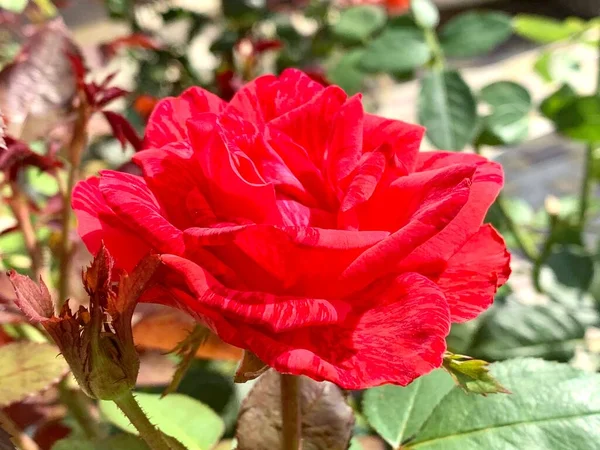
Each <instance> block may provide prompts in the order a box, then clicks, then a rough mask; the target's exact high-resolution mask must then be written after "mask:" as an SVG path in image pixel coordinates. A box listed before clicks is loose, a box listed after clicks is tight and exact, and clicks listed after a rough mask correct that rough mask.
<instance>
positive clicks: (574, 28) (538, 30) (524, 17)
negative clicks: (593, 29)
mask: <svg viewBox="0 0 600 450" xmlns="http://www.w3.org/2000/svg"><path fill="white" fill-rule="evenodd" d="M585 27H586V25H585V23H584V22H582V21H580V20H573V19H567V20H565V21H564V22H560V21H558V20H556V19H552V18H550V17H545V16H536V15H530V14H520V15H518V16H517V17H515V18H514V19H513V28H514V30H515V33H517V34H518V35H520V36H522V37H524V38H527V39H529V40H531V41H535V42H539V43H541V44H549V43H551V42H556V41H562V40H563V39H567V38H569V37H571V36H572V35H573V34H575V33H579V32H581V31H583V30H584V29H585Z"/></svg>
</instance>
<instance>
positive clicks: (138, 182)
mask: <svg viewBox="0 0 600 450" xmlns="http://www.w3.org/2000/svg"><path fill="white" fill-rule="evenodd" d="M100 175H101V177H100V184H99V187H100V192H101V193H102V196H103V197H104V199H105V201H106V203H107V205H108V206H109V207H110V208H111V209H112V210H113V211H114V213H115V214H116V215H117V216H118V217H119V219H120V220H121V222H122V224H123V227H124V228H126V229H129V230H130V231H131V232H132V233H134V234H136V235H138V236H140V237H141V239H142V240H143V241H144V242H147V243H148V244H150V245H151V246H152V247H153V248H154V249H156V250H157V251H158V252H160V253H167V252H168V253H177V254H182V253H183V252H184V249H185V247H184V244H183V234H182V232H181V230H179V229H178V228H176V227H175V226H173V224H171V223H170V222H169V221H168V220H167V219H166V218H165V216H164V212H163V211H162V210H161V208H160V205H159V204H158V201H157V200H156V198H155V197H154V194H152V192H151V191H150V189H148V186H147V185H146V183H145V182H144V180H143V178H141V177H138V176H135V175H130V174H127V173H123V172H114V171H111V170H105V171H102V172H101V173H100Z"/></svg>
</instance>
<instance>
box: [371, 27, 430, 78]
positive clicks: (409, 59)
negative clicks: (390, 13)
mask: <svg viewBox="0 0 600 450" xmlns="http://www.w3.org/2000/svg"><path fill="white" fill-rule="evenodd" d="M430 58H431V51H430V49H429V46H428V45H427V43H426V42H425V37H424V35H423V32H422V31H420V30H416V29H414V28H411V27H394V28H392V27H390V28H386V29H385V30H384V31H383V33H381V34H380V35H379V36H378V37H377V38H375V39H373V40H372V41H371V42H370V43H369V45H368V46H367V47H366V49H365V52H364V54H363V57H362V58H361V61H360V66H361V68H362V69H363V70H365V71H367V72H405V71H408V70H412V69H416V68H417V67H421V66H423V65H424V64H425V63H427V62H428V61H429V59H430Z"/></svg>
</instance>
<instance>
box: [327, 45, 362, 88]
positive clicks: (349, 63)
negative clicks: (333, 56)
mask: <svg viewBox="0 0 600 450" xmlns="http://www.w3.org/2000/svg"><path fill="white" fill-rule="evenodd" d="M364 54H365V51H364V50H363V49H354V50H349V51H347V52H345V53H344V54H343V55H342V56H341V57H340V58H339V59H338V60H337V61H336V62H335V63H334V64H333V65H332V66H331V67H330V68H329V70H328V71H327V78H328V79H329V80H331V82H332V83H335V84H337V85H338V86H340V87H341V88H342V89H344V90H345V91H346V92H347V93H348V94H349V95H352V94H356V93H357V92H359V91H360V89H361V87H362V85H363V80H364V79H365V76H366V74H365V72H364V71H363V70H361V68H360V61H361V60H362V58H363V56H364Z"/></svg>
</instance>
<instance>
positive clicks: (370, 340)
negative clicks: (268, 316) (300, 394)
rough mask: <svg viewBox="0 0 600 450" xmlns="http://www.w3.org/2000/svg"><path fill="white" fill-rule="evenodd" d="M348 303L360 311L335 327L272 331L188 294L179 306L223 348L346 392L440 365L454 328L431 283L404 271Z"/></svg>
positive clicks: (398, 381) (407, 378) (411, 377)
mask: <svg viewBox="0 0 600 450" xmlns="http://www.w3.org/2000/svg"><path fill="white" fill-rule="evenodd" d="M381 284H382V283H378V285H376V286H374V287H373V288H372V289H370V290H369V291H365V292H363V293H361V294H359V295H360V298H354V299H350V300H348V302H349V303H355V304H357V305H360V306H361V307H362V308H364V309H360V310H355V311H352V312H350V313H349V314H348V316H347V317H346V319H345V320H344V321H343V322H341V323H339V324H337V325H331V324H330V325H322V326H310V327H307V328H302V329H298V330H295V331H287V332H281V333H273V332H271V331H269V330H267V329H265V328H260V327H257V326H252V325H249V324H247V323H245V322H238V321H236V320H229V319H227V318H225V317H223V315H222V314H221V313H220V312H219V311H216V310H214V309H212V308H208V307H205V306H203V305H202V304H201V303H200V302H196V301H195V299H194V298H193V297H191V296H189V295H186V294H185V293H183V292H179V293H175V295H176V296H177V297H178V301H179V303H180V307H182V308H183V309H186V310H187V311H188V312H189V313H190V314H192V315H195V316H196V317H197V318H199V319H200V320H202V321H204V322H206V323H207V324H208V325H209V326H210V327H211V328H212V329H213V330H214V331H215V332H216V333H217V334H218V335H219V337H221V339H223V340H224V341H226V342H229V343H231V344H233V345H237V346H241V347H243V348H248V349H249V350H251V351H252V352H254V353H255V354H256V355H257V356H258V357H259V358H260V359H261V360H262V361H264V362H265V363H266V364H268V365H269V366H271V367H274V368H275V369H276V370H278V371H280V372H283V373H291V374H295V375H307V376H309V377H311V378H313V379H315V380H319V381H320V380H328V381H332V382H334V383H336V384H337V385H339V386H341V387H342V388H345V389H364V388H367V387H372V386H378V385H381V384H385V383H394V384H399V385H402V386H406V385H407V384H409V383H410V382H411V381H413V380H414V379H415V378H417V377H419V376H421V375H425V374H426V373H428V372H430V371H431V370H433V369H435V368H437V367H439V366H440V365H441V363H442V357H443V353H444V351H445V350H446V342H445V338H446V336H447V334H448V332H449V330H450V320H449V312H448V304H447V302H446V300H445V297H444V294H443V293H442V291H441V290H440V289H439V288H438V287H437V286H436V285H435V284H434V283H433V282H431V281H430V280H428V279H427V278H425V277H423V276H421V275H419V274H416V273H405V274H402V275H400V276H399V277H397V278H395V279H393V280H392V282H389V281H387V282H385V283H384V286H381Z"/></svg>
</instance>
